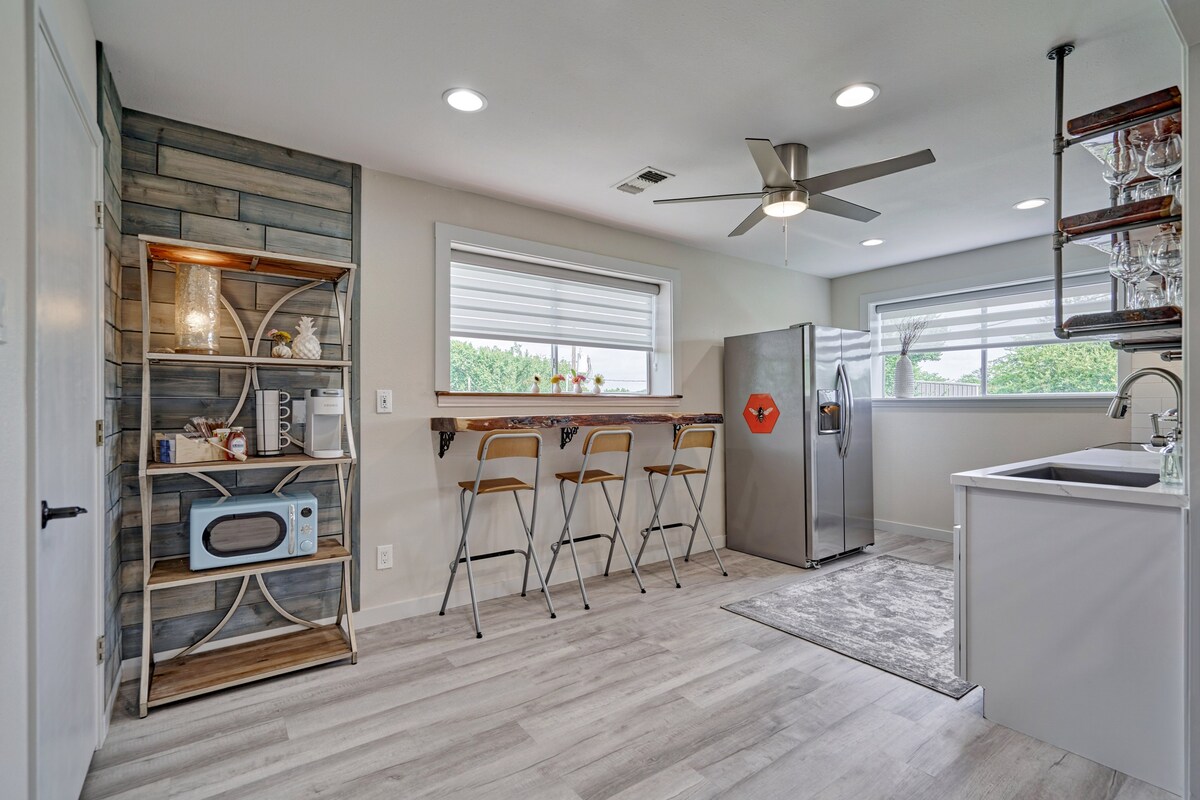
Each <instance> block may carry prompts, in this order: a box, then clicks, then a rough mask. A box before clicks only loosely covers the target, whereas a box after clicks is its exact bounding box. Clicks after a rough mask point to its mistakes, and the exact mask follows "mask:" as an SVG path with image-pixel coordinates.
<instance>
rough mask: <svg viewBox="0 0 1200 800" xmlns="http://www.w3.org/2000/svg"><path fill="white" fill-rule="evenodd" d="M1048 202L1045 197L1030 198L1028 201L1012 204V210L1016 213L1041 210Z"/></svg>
mask: <svg viewBox="0 0 1200 800" xmlns="http://www.w3.org/2000/svg"><path fill="white" fill-rule="evenodd" d="M1049 202H1050V201H1049V200H1047V199H1046V198H1045V197H1031V198H1029V199H1028V200H1022V201H1021V202H1019V203H1013V208H1015V209H1016V210H1017V211H1028V210H1029V209H1031V208H1041V207H1042V206H1044V205H1046V203H1049Z"/></svg>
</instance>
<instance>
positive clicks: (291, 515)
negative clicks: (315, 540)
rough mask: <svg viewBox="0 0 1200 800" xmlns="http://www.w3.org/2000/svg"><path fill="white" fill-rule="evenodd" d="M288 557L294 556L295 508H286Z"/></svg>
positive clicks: (292, 506) (290, 506)
mask: <svg viewBox="0 0 1200 800" xmlns="http://www.w3.org/2000/svg"><path fill="white" fill-rule="evenodd" d="M288 555H289V556H294V555H296V506H295V505H289V506H288Z"/></svg>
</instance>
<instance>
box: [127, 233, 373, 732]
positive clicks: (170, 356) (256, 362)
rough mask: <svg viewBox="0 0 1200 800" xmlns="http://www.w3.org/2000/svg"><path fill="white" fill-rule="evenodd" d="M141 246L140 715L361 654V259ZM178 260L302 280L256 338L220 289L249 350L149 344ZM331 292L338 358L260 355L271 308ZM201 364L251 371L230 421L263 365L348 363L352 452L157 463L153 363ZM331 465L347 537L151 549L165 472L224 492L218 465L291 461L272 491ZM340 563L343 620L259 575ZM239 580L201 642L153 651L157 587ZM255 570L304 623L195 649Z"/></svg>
mask: <svg viewBox="0 0 1200 800" xmlns="http://www.w3.org/2000/svg"><path fill="white" fill-rule="evenodd" d="M138 238H139V248H140V251H141V256H140V273H141V298H142V299H141V311H142V353H143V357H142V407H141V440H140V445H139V454H138V488H139V490H140V492H141V510H142V564H143V565H144V566H143V570H142V572H143V575H142V665H141V687H140V692H139V698H138V700H139V707H138V712H139V715H140V716H143V717H144V716H146V714H147V713H148V712H149V709H150V708H153V707H154V706H159V705H164V704H166V703H172V702H175V701H177V700H183V699H186V698H189V697H195V696H196V695H201V694H205V693H207V692H213V691H216V690H218V689H224V688H227V687H230V686H238V685H240V684H244V683H249V682H251V681H255V680H260V679H263V678H269V677H272V676H275V675H281V674H283V673H286V672H292V671H294V670H298V669H303V668H305V667H311V666H316V665H318V664H327V663H330V662H334V661H341V660H345V659H348V660H349V661H350V662H351V663H355V662H356V661H357V660H358V645H357V643H356V640H355V634H354V616H353V609H352V601H351V598H350V591H351V569H352V568H353V567H352V562H353V558H354V556H353V553H352V551H351V548H352V546H353V545H352V537H351V531H350V528H351V513H350V500H351V496H352V494H351V487H352V481H353V479H354V469H355V466H356V464H357V454H356V449H355V444H354V425H353V419H352V415H351V409H352V408H353V404H352V402H351V398H350V396H349V394H350V387H351V382H350V369H351V367H352V366H353V362H352V361H351V358H350V336H349V334H350V329H351V326H350V309H351V308H352V302H351V301H352V299H353V297H354V279H355V273H356V268H355V265H353V264H348V263H343V262H338V261H325V260H321V259H313V258H302V257H298V256H295V257H293V256H285V255H280V254H278V253H270V252H266V251H257V250H244V249H240V248H234V247H222V246H217V245H208V244H200V243H197V242H186V241H180V240H176V239H167V238H162V237H156V236H140V237H138ZM178 263H191V264H204V265H207V266H213V267H217V268H219V269H222V270H235V271H241V272H250V273H261V274H267V275H272V276H276V277H282V278H291V279H295V280H296V281H297V282H298V284H299V285H297V286H296V287H295V288H294V289H291V290H290V291H288V292H286V293H284V294H283V296H282V297H280V298H279V300H278V301H277V302H275V304H274V305H273V306H272V307H271V308H270V309H269V310H268V311H267V312H266V314H265V315H264V317H263V319H262V322H261V323H260V324H259V326H258V329H257V331H256V332H255V334H254V336H253V338H250V337H249V336H248V335H247V333H246V329H245V327H244V325H243V324H242V322H241V320H240V319H239V317H238V315H237V313H236V311H235V310H234V308H233V306H232V305H231V304H230V303H229V302H228V301H227V300H226V299H225V298H224V297H222V298H221V304H222V306H223V307H224V308H225V310H226V311H227V312H229V314H230V316H231V317H232V319H233V322H234V325H235V326H236V328H237V331H238V333H239V335H240V337H241V340H242V348H243V350H244V353H243V354H242V355H236V356H232V355H194V354H182V353H152V352H150V328H151V326H150V298H151V292H150V283H151V281H152V279H153V275H154V271H155V265H156V264H157V265H159V268H160V269H170V268H172V267H173V266H174V265H175V264H178ZM322 288H323V289H325V290H331V291H332V292H333V297H334V301H335V303H336V304H337V309H338V323H339V327H340V331H341V350H342V352H341V358H340V359H337V360H332V359H330V360H324V359H317V360H308V359H278V358H270V357H260V356H258V355H257V353H258V352H259V349H260V348H259V346H260V344H261V343H262V342H263V337H264V335H265V332H266V331H267V329H268V327H269V326H270V321H271V319H272V317H273V316H274V314H275V312H276V311H278V310H279V308H280V307H281V306H282V305H283V304H284V303H286V302H287V301H288V300H289V299H291V298H292V297H295V296H296V295H297V294H300V293H301V292H305V291H309V290H313V289H322ZM169 364H174V365H181V364H193V365H204V366H225V367H243V368H245V370H246V376H245V380H244V381H243V384H242V391H241V396H240V398H239V399H238V402H237V404H236V407H235V408H234V410H233V412H232V413H231V414H230V415H229V417H228V421H229V422H232V421H233V420H234V419H235V418H236V417H237V415H238V414H239V413H240V412H241V410H242V408H243V406H244V405H245V403H246V398H247V395H248V394H249V392H250V389H251V387H252V386H253V387H254V388H255V389H257V388H259V370H261V369H270V370H277V369H282V370H286V369H308V370H312V369H323V370H324V369H328V370H338V371H340V373H341V381H342V388H343V391H344V392H345V393H346V403H345V408H346V411H345V414H343V416H342V419H343V423H344V435H345V438H346V442H347V445H348V449H347V453H348V455H346V456H344V457H342V458H311V457H309V456H306V455H282V456H275V457H263V458H255V457H251V458H249V459H248V460H246V461H245V462H237V461H209V462H200V463H193V464H162V463H152V461H151V458H150V455H151V448H152V446H153V443H154V431H153V430H152V427H151V403H152V398H151V394H152V393H151V386H152V380H153V377H154V372H155V368H156V367H157V366H159V365H169ZM326 466H332V467H334V469H335V471H336V480H337V485H338V487H337V488H338V494H339V497H340V499H341V516H342V531H341V535H340V536H326V537H322V538H320V539H319V540H318V546H317V551H316V552H315V553H313V554H312V555H308V556H300V557H296V558H284V559H277V560H274V561H263V562H259V563H256V564H243V565H236V566H229V567H219V568H216V569H209V570H202V571H192V570H191V569H189V568H188V557H187V556H174V557H170V558H159V559H155V558H153V557H152V552H151V534H152V527H153V513H154V510H153V503H152V500H153V483H154V480H155V478H157V477H160V476H169V475H191V476H193V477H195V478H197V479H199V480H201V481H204V482H205V483H208V484H210V485H211V486H212V487H213V488H214V489H216V490H217V491H218V492H220V493H221V494H222V495H225V496H229V494H230V493H229V491H228V490H227V489H226V488H225V487H224V486H223V485H222V484H221V483H220V482H218V481H217V480H215V479H214V478H213V477H211V476H212V474H213V473H220V472H229V471H235V470H260V469H281V468H282V469H287V470H288V472H287V474H286V475H284V477H283V478H282V479H281V480H280V481H279V482H278V483H277V484H276V485H275V487H274V489H273V490H272V491H280V490H281V489H283V488H284V486H286V485H287V484H288V483H290V482H291V481H293V480H294V479H295V478H296V477H297V476H298V475H300V474H301V473H302V472H303V471H304V470H306V469H308V468H310V467H326ZM334 564H336V565H340V567H341V569H340V572H341V592H340V599H339V603H338V612H337V616H336V619H335V620H334V621H333V622H332V623H327V624H322V623H316V622H312V621H310V620H306V619H302V618H300V617H298V616H296V615H294V614H292V613H291V612H289V611H288V610H287V609H285V608H284V607H283V606H282V605H281V604H280V603H279V601H278V600H276V598H275V597H274V596H273V595H272V594H271V592H270V590H269V589H268V588H267V584H266V581H265V579H264V577H263V576H265V575H268V574H271V573H277V572H284V571H288V570H296V569H304V568H306V567H319V566H328V565H334ZM238 578H240V579H241V586H240V587H239V589H238V592H237V595H236V597H235V598H234V600H233V603H232V604H231V605H230V607H229V609H228V611H227V612H226V613H225V615H224V617H223V618H222V619H221V620H220V621H219V622H218V623H217V624H216V625H215V626H214V627H213V628H212V629H211V630H209V631H208V633H206V634H205V635H204V636H202V637H201V638H200V639H198V640H197V641H195V642H193V643H192V644H191V645H189V646H188V647H186V648H185V649H184V650H182V651H181V652H179V653H178V654H176V655H174V656H173V657H171V658H168V659H165V660H163V661H156V660H155V652H154V641H153V640H154V625H153V619H154V618H153V607H154V598H155V593H156V592H158V591H162V590H165V589H171V588H175V587H180V586H187V585H192V584H197V583H206V582H212V581H219V580H229V579H238ZM251 578H253V579H254V581H255V582H256V583H257V585H258V588H259V590H260V591H261V592H262V595H263V597H264V598H265V599H266V600H267V602H268V603H270V605H271V607H272V608H273V609H274V610H275V611H276V612H277V613H278V614H280V616H282V617H283V618H284V619H286V620H287V621H288V622H290V623H292V624H293V626H299V629H295V628H293V629H291V630H289V631H288V632H286V633H282V634H275V635H272V636H269V637H267V638H262V639H256V640H254V641H250V642H245V643H242V644H236V645H230V646H226V647H220V648H214V649H209V650H204V651H199V652H198V649H199V648H200V647H202V646H203V645H205V644H207V643H208V642H210V641H212V640H213V639H214V638H215V637H216V636H217V634H219V633H220V632H221V630H222V629H223V628H225V626H226V625H227V624H228V623H229V621H230V620H231V619H232V618H233V615H234V612H235V611H237V609H238V607H239V606H240V605H241V602H242V599H243V598H244V597H245V595H246V590H247V588H248V587H249V585H250V580H251Z"/></svg>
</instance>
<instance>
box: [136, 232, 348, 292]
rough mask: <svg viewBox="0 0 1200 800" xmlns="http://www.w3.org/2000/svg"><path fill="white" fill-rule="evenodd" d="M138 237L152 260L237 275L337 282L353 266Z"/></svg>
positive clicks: (319, 259) (165, 239)
mask: <svg viewBox="0 0 1200 800" xmlns="http://www.w3.org/2000/svg"><path fill="white" fill-rule="evenodd" d="M138 238H139V239H140V240H141V241H142V242H143V243H144V244H145V246H146V251H147V254H148V255H149V257H150V260H152V261H169V262H171V263H174V264H178V263H181V262H182V263H185V264H204V265H206V266H211V267H217V268H218V269H228V270H234V271H238V272H261V273H264V274H267V275H282V276H284V277H288V278H299V279H307V280H325V281H337V280H339V279H340V278H342V276H344V275H346V274H347V273H348V272H351V271H353V270H354V268H355V265H354V264H350V263H347V262H341V261H330V260H328V259H321V258H306V257H303V256H288V255H283V254H280V253H271V252H268V251H266V250H246V249H244V248H240V247H224V246H222V245H215V244H204V243H202V242H188V241H184V240H183V239H169V238H166V237H162V236H147V235H145V234H143V235H141V236H139V237H138Z"/></svg>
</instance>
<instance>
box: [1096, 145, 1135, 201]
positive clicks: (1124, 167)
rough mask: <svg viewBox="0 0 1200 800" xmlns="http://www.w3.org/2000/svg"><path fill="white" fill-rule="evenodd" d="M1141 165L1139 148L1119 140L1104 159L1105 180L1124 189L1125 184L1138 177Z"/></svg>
mask: <svg viewBox="0 0 1200 800" xmlns="http://www.w3.org/2000/svg"><path fill="white" fill-rule="evenodd" d="M1139 167H1140V164H1139V163H1138V151H1137V149H1136V148H1134V147H1131V146H1130V145H1128V144H1126V143H1124V142H1118V143H1117V144H1115V145H1113V149H1112V150H1109V151H1108V155H1107V156H1106V157H1105V159H1104V173H1103V177H1104V182H1105V183H1107V184H1109V185H1111V186H1116V187H1117V188H1118V189H1120V190H1122V191H1124V189H1125V185H1126V184H1128V183H1129V182H1130V181H1131V180H1133V179H1134V178H1135V177H1137V174H1138V169H1139Z"/></svg>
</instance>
